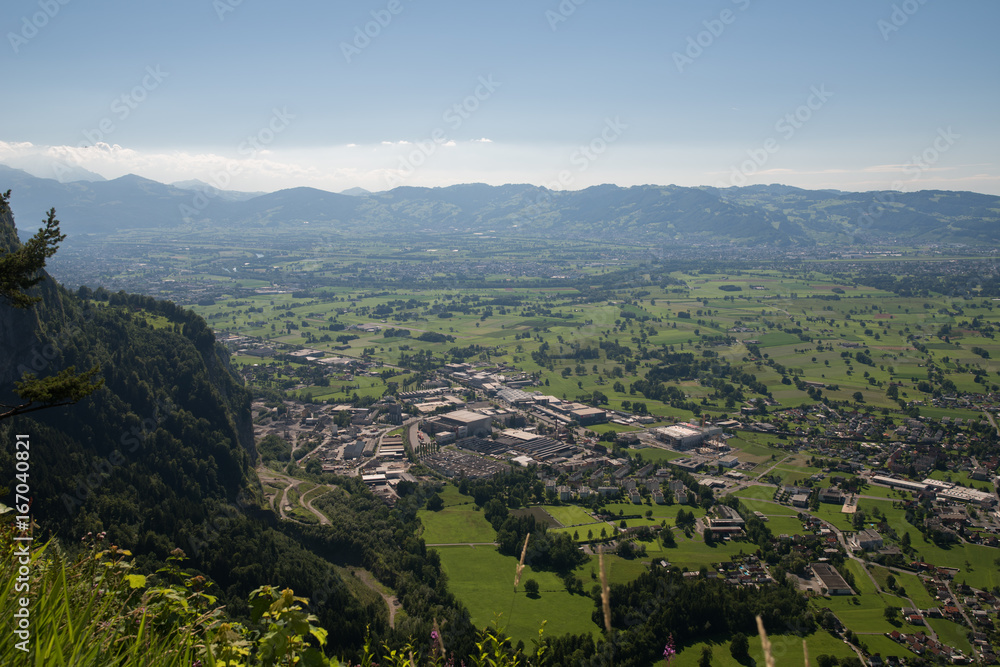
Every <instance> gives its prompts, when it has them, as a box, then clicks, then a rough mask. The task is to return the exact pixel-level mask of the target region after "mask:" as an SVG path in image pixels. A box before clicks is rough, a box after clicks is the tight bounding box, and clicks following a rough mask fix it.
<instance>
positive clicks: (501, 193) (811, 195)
mask: <svg viewBox="0 0 1000 667" xmlns="http://www.w3.org/2000/svg"><path fill="white" fill-rule="evenodd" d="M8 188H10V189H12V190H13V194H12V197H11V205H12V208H13V210H14V214H15V216H16V219H17V220H18V221H19V223H20V226H21V227H22V229H25V230H27V229H34V228H35V227H37V221H40V220H41V219H42V217H43V216H44V212H45V211H47V210H48V209H49V208H51V207H55V208H56V211H57V213H58V216H59V218H60V220H62V221H63V226H62V228H63V230H64V231H66V232H67V233H69V234H71V235H73V234H103V233H108V232H112V231H115V230H123V229H142V228H171V229H174V228H180V227H184V228H195V229H205V228H214V227H225V228H228V229H239V228H241V227H245V228H248V229H258V230H259V229H261V228H267V227H271V226H280V225H282V224H285V223H289V224H299V225H301V224H302V223H303V222H309V223H310V224H311V225H312V227H311V228H312V229H316V228H317V227H320V228H323V229H326V230H329V231H335V232H340V233H343V234H350V235H352V236H373V237H374V236H380V235H386V234H401V233H424V234H427V233H456V232H459V233H470V232H484V233H486V232H489V233H491V234H494V235H497V236H520V237H535V236H545V237H548V238H566V239H588V240H606V241H622V242H638V243H672V244H680V245H688V244H698V243H701V244H703V243H736V244H747V245H771V246H796V245H813V244H816V243H845V242H848V243H849V242H865V241H870V240H883V241H884V240H890V239H894V240H897V241H899V242H901V243H920V244H923V243H976V244H990V245H995V244H998V243H1000V197H998V196H994V195H984V194H978V193H974V192H952V191H943V190H923V191H919V192H907V193H903V192H892V191H877V192H842V191H839V190H803V189H800V188H794V187H790V186H784V185H754V186H748V187H743V188H735V187H734V188H724V189H720V188H713V187H693V188H692V187H679V186H674V185H666V186H660V185H641V186H633V187H627V188H623V187H618V186H615V185H599V186H595V187H590V188H586V189H584V190H578V191H568V192H567V191H562V192H560V191H553V190H548V189H546V188H542V187H536V186H533V185H502V186H490V185H483V184H479V183H473V184H466V185H454V186H449V187H442V188H417V187H398V188H395V189H393V190H389V191H386V192H377V193H369V192H367V191H365V190H362V189H361V188H353V189H351V190H348V191H346V192H344V193H340V194H337V193H333V192H326V191H323V190H317V189H314V188H304V187H303V188H291V189H288V190H279V191H277V192H272V193H267V194H259V193H240V192H233V191H220V190H217V189H215V188H213V187H211V186H209V185H208V184H205V183H202V182H200V181H185V182H181V183H175V184H173V185H165V184H163V183H158V182H156V181H151V180H149V179H145V178H142V177H139V176H134V175H128V176H122V177H121V178H116V179H113V180H108V181H75V182H70V183H60V182H59V181H57V180H54V179H46V178H38V177H35V176H32V175H30V174H28V173H27V172H25V171H21V170H19V169H14V168H11V167H7V166H4V165H0V190H6V189H8ZM32 221H36V222H32Z"/></svg>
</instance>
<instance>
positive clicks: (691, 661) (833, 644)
mask: <svg viewBox="0 0 1000 667" xmlns="http://www.w3.org/2000/svg"><path fill="white" fill-rule="evenodd" d="M747 637H748V638H749V640H750V657H751V659H753V660H754V663H753V664H755V665H763V664H764V652H763V650H762V649H761V646H760V638H759V637H758V636H757V634H756V633H753V634H751V633H747ZM768 639H770V641H771V645H772V646H771V649H772V653H773V655H774V658H775V661H776V663H777V664H778V665H796V666H797V665H801V664H805V662H804V660H803V657H804V656H803V653H802V639H803V638H802V637H798V636H796V635H783V634H778V633H776V634H771V633H768ZM805 640H806V645H807V646H808V647H809V661H810V664H815V660H816V658H817V657H818V656H820V655H830V656H834V657H836V658H849V657H851V656H855V653H854V651H852V650H851V649H850V648H849V647H848V646H847V645H846V644H844V642H843V641H842V640H840V639H837V638H836V637H834V636H832V635H831V634H830V633H828V632H826V631H823V630H820V631H818V632H814V633H813V634H811V635H808V636H807V637H805ZM704 647H708V648H710V649H711V650H712V665H713V667H745V665H741V664H740V663H739V662H737V661H736V659H735V658H733V656H732V654H731V653H730V651H729V640H728V639H720V640H718V641H715V642H698V643H696V644H692V645H691V646H686V647H684V649H683V650H682V651H680V652H679V653H678V654H677V656H676V657H675V658H674V660H673V662H672V663H671V664H672V665H677V666H678V667H695V666H696V665H698V663H699V660H700V659H701V653H702V649H703V648H704Z"/></svg>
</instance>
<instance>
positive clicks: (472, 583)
mask: <svg viewBox="0 0 1000 667" xmlns="http://www.w3.org/2000/svg"><path fill="white" fill-rule="evenodd" d="M437 551H438V554H440V556H441V566H442V569H443V570H444V572H445V574H446V575H448V584H449V588H450V590H451V591H452V592H453V593H454V594H455V595H456V596H457V597H458V599H459V600H461V601H462V603H463V604H465V606H466V607H468V609H469V612H470V613H471V614H472V621H473V623H475V624H476V625H477V626H478V627H485V626H488V625H491V624H492V623H493V622H494V621H497V622H498V623H499V625H500V627H501V628H503V629H504V630H505V631H506V632H507V634H509V635H510V636H511V637H512V638H513V639H514V641H515V642H516V641H519V640H520V641H524V642H525V643H526V644H529V645H530V643H531V640H532V639H534V638H537V637H538V629H539V628H540V627H541V625H542V622H543V621H545V632H546V634H550V633H551V634H552V635H560V634H565V633H573V634H581V633H586V632H592V633H595V634H596V633H597V632H598V631H599V628H598V626H597V625H595V624H594V623H593V622H592V621H591V620H590V614H591V612H592V611H593V610H594V600H593V599H592V598H590V597H588V596H580V595H570V594H569V593H568V592H566V588H565V586H564V585H563V583H562V581H561V580H560V579H559V577H558V576H556V575H555V574H553V573H551V572H536V571H534V570H533V569H532V568H531V567H530V566H528V567H526V568H525V571H524V573H523V575H522V579H521V586H520V587H519V590H518V591H517V592H516V593H515V592H514V590H513V588H514V573H515V569H516V566H517V559H516V558H514V557H512V556H502V555H500V554H499V553H497V552H496V549H494V548H493V547H438V548H437ZM528 579H534V580H535V581H537V582H538V585H539V597H538V599H531V598H529V597H528V596H527V595H526V594H525V593H524V585H523V583H524V582H525V581H527V580H528ZM587 580H589V574H588V575H587Z"/></svg>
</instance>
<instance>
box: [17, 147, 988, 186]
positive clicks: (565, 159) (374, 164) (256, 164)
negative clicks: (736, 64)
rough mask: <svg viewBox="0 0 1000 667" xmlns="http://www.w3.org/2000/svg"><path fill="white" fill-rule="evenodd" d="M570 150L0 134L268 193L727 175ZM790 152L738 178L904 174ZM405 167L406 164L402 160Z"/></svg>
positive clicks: (653, 159)
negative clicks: (246, 148)
mask: <svg viewBox="0 0 1000 667" xmlns="http://www.w3.org/2000/svg"><path fill="white" fill-rule="evenodd" d="M359 149H361V150H359ZM578 149H579V147H578V146H566V145H559V144H540V143H532V144H510V143H505V142H493V141H491V140H489V139H486V138H485V137H484V138H481V139H470V140H448V141H445V142H442V143H440V144H434V143H433V142H431V141H430V140H424V141H418V142H412V141H406V140H403V141H382V142H372V143H368V144H353V143H352V144H346V145H345V144H340V145H335V146H320V147H302V148H283V147H279V146H278V145H276V144H275V145H270V146H268V147H267V150H266V151H264V150H260V151H258V152H256V153H254V154H250V155H240V154H239V152H238V151H237V149H235V148H232V149H208V150H204V149H203V150H176V149H173V150H162V149H160V150H157V149H146V148H142V149H139V148H131V147H126V146H121V145H118V144H107V143H97V144H94V145H92V146H86V147H80V146H43V145H37V144H33V143H30V142H5V141H0V163H3V164H7V165H9V166H12V167H17V168H23V169H25V170H26V171H29V172H30V173H36V172H39V173H37V174H36V175H42V176H45V177H50V178H51V177H53V176H52V175H51V174H49V173H42V172H44V169H43V167H44V165H49V166H48V167H45V168H47V169H49V170H51V169H52V165H54V164H60V165H62V166H63V167H64V168H65V169H66V170H68V171H64V173H65V174H67V176H66V179H64V180H72V179H79V178H86V177H87V175H86V173H81V172H80V170H88V171H90V172H95V173H97V174H100V175H101V176H103V177H105V178H109V179H110V178H117V177H120V176H123V175H125V174H130V173H131V174H138V175H140V176H143V177H146V178H150V179H153V180H156V181H160V182H162V183H172V182H175V181H183V180H188V179H192V178H196V179H199V180H202V181H205V182H206V183H210V184H212V185H215V186H216V187H220V188H222V189H231V190H244V191H266V192H270V191H274V190H280V189H283V188H291V187H299V186H308V187H315V188H319V189H323V190H329V191H333V192H340V191H342V190H346V189H348V188H352V187H362V188H365V189H368V190H372V191H379V190H385V189H387V188H388V187H389V184H390V183H398V184H405V185H414V186H425V187H435V186H445V185H452V184H455V183H472V182H482V183H489V184H493V185H502V184H504V183H533V184H536V185H545V186H548V187H552V185H551V184H553V183H555V182H557V181H558V179H559V176H560V174H561V173H565V174H568V175H569V176H570V180H569V182H568V183H567V184H566V185H565V186H560V188H558V189H564V188H565V189H570V190H577V189H581V188H586V187H589V186H592V185H598V184H601V183H617V184H618V185H622V186H630V185H641V184H648V183H659V184H663V185H667V184H676V185H682V186H698V185H705V184H709V185H711V184H714V183H716V182H717V181H718V179H719V176H720V175H722V176H723V177H725V176H727V175H728V174H729V165H730V163H731V162H732V157H731V151H730V150H729V147H719V148H717V149H712V150H705V149H704V148H697V149H693V148H687V147H679V146H668V145H649V144H644V145H638V144H624V143H623V144H616V145H614V146H612V147H611V148H609V149H608V150H607V152H606V153H604V154H602V155H600V156H598V157H597V159H595V160H593V161H591V162H588V163H587V166H586V169H580V168H579V166H578V165H579V161H574V159H573V156H574V152H575V151H577V150H578ZM418 152H419V153H420V155H417V153H418ZM791 158H792V156H791V155H790V154H789V155H787V156H784V155H783V159H782V163H781V164H773V165H770V164H769V165H767V166H768V167H769V168H768V169H764V170H761V171H760V172H758V173H757V174H755V175H753V177H751V178H750V179H748V183H750V184H752V183H776V182H780V183H786V184H789V185H794V186H797V187H802V188H835V189H841V190H873V189H884V188H888V187H890V185H891V184H892V182H893V180H899V179H900V178H901V177H902V178H903V179H904V180H906V179H905V175H904V174H903V173H902V168H903V165H896V164H872V163H871V162H869V163H868V164H829V163H827V164H822V163H821V160H820V159H818V158H817V157H816V156H815V154H809V155H802V156H797V157H795V159H791ZM965 162H968V163H971V164H958V165H955V164H950V165H944V164H938V165H935V166H934V167H932V168H929V169H927V170H926V171H923V172H921V174H920V178H919V179H917V180H909V181H906V183H907V187H906V189H934V188H940V189H956V188H959V189H967V190H973V191H977V192H989V193H998V194H1000V177H998V176H997V175H996V174H995V173H994V172H995V170H996V166H995V165H994V164H989V163H987V164H983V163H977V162H975V161H974V160H966V161H965ZM40 165H41V166H40ZM413 166H416V168H410V167H413ZM720 168H721V170H720ZM33 170H34V171H33ZM73 170H76V171H73ZM943 172H947V173H946V174H945V173H943ZM0 186H2V184H0Z"/></svg>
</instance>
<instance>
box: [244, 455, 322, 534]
mask: <svg viewBox="0 0 1000 667" xmlns="http://www.w3.org/2000/svg"><path fill="white" fill-rule="evenodd" d="M257 476H258V477H259V478H260V480H261V481H262V482H271V483H284V484H285V488H284V490H283V491H282V492H281V493H280V494H275V496H274V498H272V499H271V509H272V510H275V511H277V512H278V515H279V516H280V517H281V518H282V519H286V520H288V521H298V520H297V519H295V518H294V517H292V516H289V515H288V514H286V513H285V507H286V506H288V492H289V491H290V490H291V489H293V488H294V489H298V487H299V485H300V484H302V480H301V479H295V478H294V477H289V476H288V475H283V474H281V473H278V472H274V471H273V470H269V469H267V468H264V467H263V466H261V467H260V468H257ZM324 487H325V488H326V491H324V492H323V493H320V494H318V495H315V496H313V497H311V498H310V499H309V500H308V501H306V500H303V495H304V494H300V495H299V504H300V505H301V506H302V507H304V508H305V509H306V510H307V511H309V512H311V513H312V514H313V515H314V516H315V517H316V518H317V519H318V520H319V522H320V524H322V525H328V524H329V523H330V520H329V519H328V518H327V517H326V515H325V514H323V513H322V512H320V511H319V510H318V509H316V508H315V507H313V506H312V503H313V501H314V500H316V498H319V497H320V496H323V495H326V494H327V493H329V492H330V491H333V490H334V489H336V488H337V486H336V485H335V484H321V485H319V486H318V487H317V488H324ZM310 492H312V489H310V490H309V491H307V492H306V493H310ZM279 495H280V497H281V500H280V501H278V502H277V503H276V502H275V501H276V500H277V499H278V496H279ZM275 504H277V507H275Z"/></svg>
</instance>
